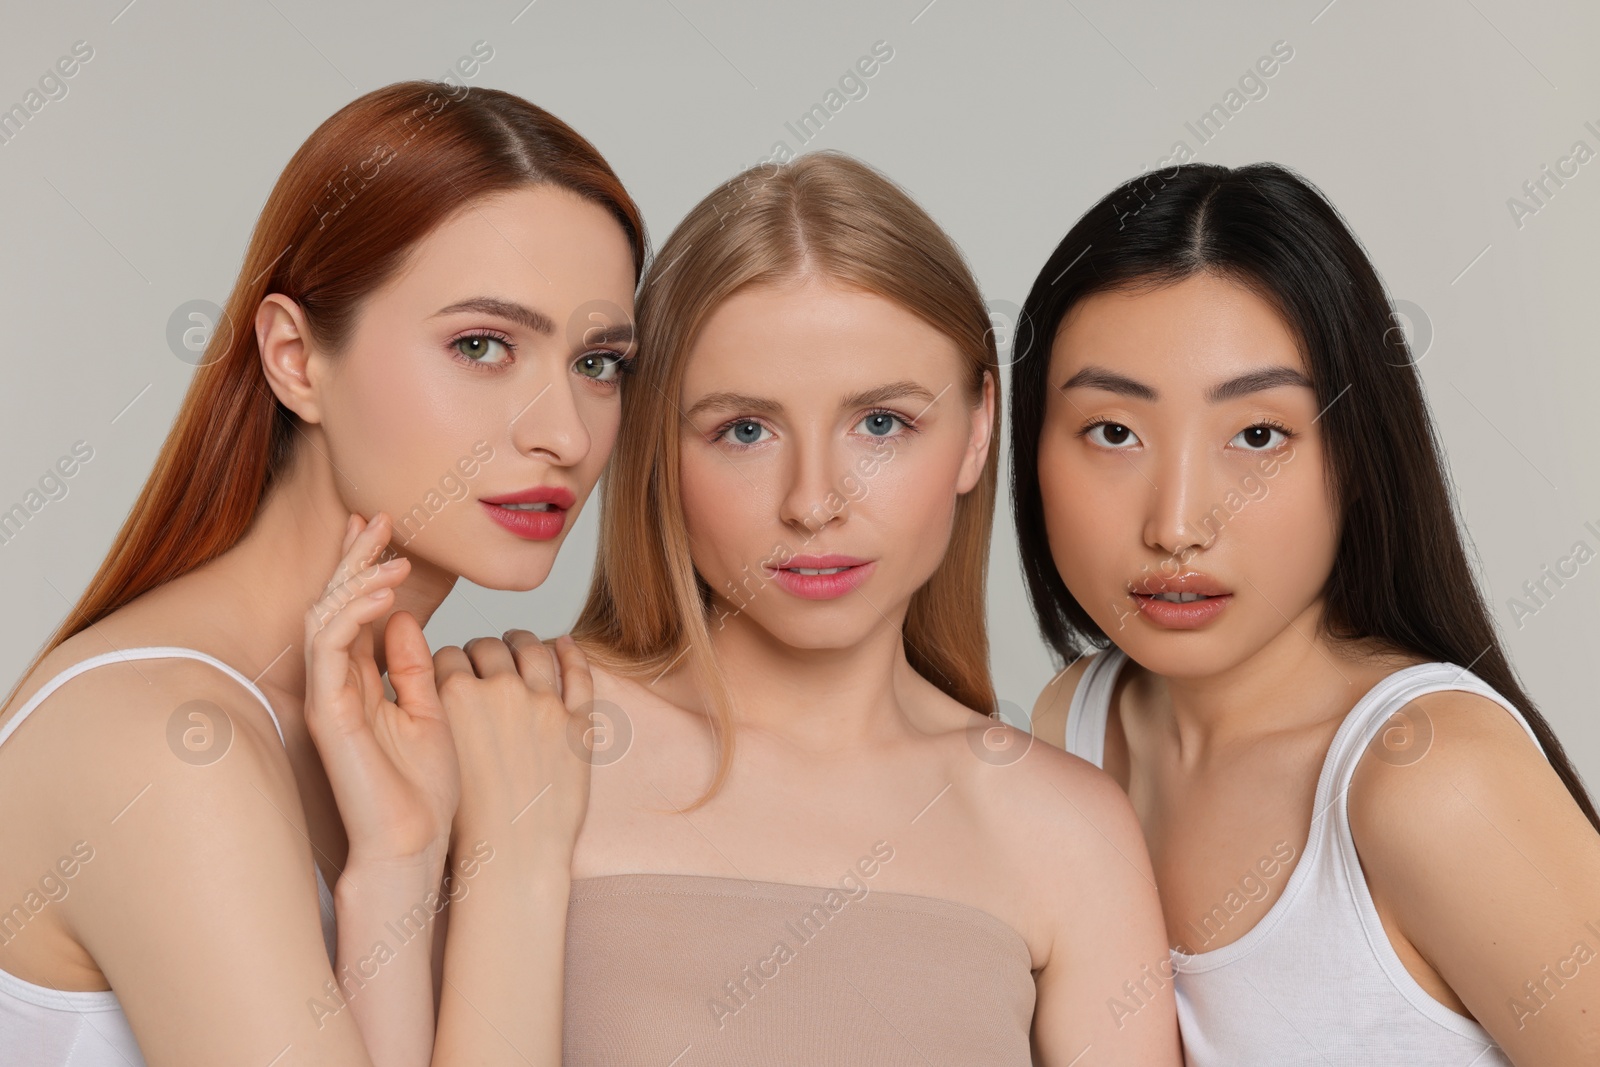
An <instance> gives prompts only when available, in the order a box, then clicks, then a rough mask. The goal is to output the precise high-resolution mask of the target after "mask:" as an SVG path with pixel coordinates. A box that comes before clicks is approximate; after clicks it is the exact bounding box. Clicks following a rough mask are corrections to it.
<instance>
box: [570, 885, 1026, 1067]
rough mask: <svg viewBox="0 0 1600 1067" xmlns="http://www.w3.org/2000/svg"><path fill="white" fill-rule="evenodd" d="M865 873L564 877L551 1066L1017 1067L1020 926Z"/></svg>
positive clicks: (1021, 1024) (1021, 1009) (1022, 1034)
mask: <svg viewBox="0 0 1600 1067" xmlns="http://www.w3.org/2000/svg"><path fill="white" fill-rule="evenodd" d="M862 888H864V889H866V893H865V895H861V891H860V890H859V889H858V890H857V891H856V895H855V896H854V898H852V897H851V896H850V895H848V894H847V893H846V892H845V891H844V890H843V889H840V888H836V887H831V886H809V885H794V884H791V883H787V882H757V881H749V880H746V879H743V878H719V877H713V876H710V875H697V874H617V875H606V876H603V877H598V878H578V879H575V880H574V881H573V883H572V895H571V898H570V903H569V906H568V909H567V947H566V1004H565V1029H564V1035H563V1046H564V1050H563V1055H562V1063H563V1064H565V1065H567V1067H573V1065H580V1064H604V1065H606V1067H646V1065H648V1067H713V1065H723V1064H726V1065H730V1067H733V1065H737V1067H751V1065H755V1064H804V1065H806V1067H825V1065H830V1064H852V1065H854V1064H872V1065H874V1067H877V1065H884V1067H888V1065H896V1064H905V1065H907V1067H928V1065H935V1067H943V1065H946V1064H949V1065H952V1067H970V1065H976V1064H983V1065H985V1067H1006V1065H1013V1064H1014V1065H1016V1067H1028V1064H1029V1063H1030V1060H1031V1056H1030V1051H1029V1047H1028V1032H1029V1029H1030V1027H1031V1026H1032V1022H1033V1007H1034V984H1033V974H1032V955H1031V953H1030V952H1029V951H1028V945H1027V942H1025V941H1024V940H1023V939H1022V936H1021V935H1020V934H1018V933H1017V931H1016V930H1014V929H1013V928H1012V927H1011V926H1010V925H1008V924H1007V923H1005V922H1004V921H1003V920H1001V919H999V918H997V917H996V916H994V915H991V914H989V913H988V912H986V911H983V910H981V909H979V908H974V907H970V906H968V905H966V904H957V903H955V902H954V901H949V900H940V899H936V898H934V897H924V896H916V895H913V894H909V893H890V892H885V891H883V890H879V889H871V888H870V886H867V885H865V883H863V884H862Z"/></svg>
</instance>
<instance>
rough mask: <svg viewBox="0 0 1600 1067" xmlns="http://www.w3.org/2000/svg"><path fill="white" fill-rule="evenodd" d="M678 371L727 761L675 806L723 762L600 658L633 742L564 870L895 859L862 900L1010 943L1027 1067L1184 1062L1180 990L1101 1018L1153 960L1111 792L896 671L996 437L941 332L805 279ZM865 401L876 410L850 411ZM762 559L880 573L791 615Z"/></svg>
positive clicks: (1145, 878) (1151, 914)
mask: <svg viewBox="0 0 1600 1067" xmlns="http://www.w3.org/2000/svg"><path fill="white" fill-rule="evenodd" d="M689 360H690V362H689V366H688V368H687V372H686V376H685V379H684V382H683V386H682V394H681V396H680V397H679V398H678V402H679V407H680V409H681V410H682V411H684V412H686V413H687V421H686V422H685V423H684V424H683V427H682V431H681V432H682V443H681V451H680V463H681V487H682V488H681V491H682V494H683V506H684V509H685V513H686V518H687V523H688V530H689V535H690V540H691V545H692V553H693V558H694V562H695V566H696V569H697V570H698V572H699V573H700V575H701V576H702V577H703V578H704V579H705V580H706V581H707V583H709V585H710V586H711V588H712V589H713V590H714V591H717V594H718V595H717V597H716V600H715V604H714V608H713V612H712V620H713V621H712V631H713V640H714V643H715V647H716V651H717V656H718V659H719V661H720V663H721V664H722V665H723V668H724V671H725V673H726V677H727V680H728V683H729V685H730V687H731V691H732V694H733V698H734V702H735V705H736V716H735V730H736V731H737V742H736V744H737V747H736V749H735V755H734V764H733V769H732V772H731V774H730V776H729V778H728V779H727V781H726V783H725V785H724V787H723V788H722V790H721V792H720V793H719V794H718V795H717V796H716V797H715V798H713V799H712V800H711V801H710V802H709V803H707V804H706V805H705V806H704V807H702V808H699V809H697V810H696V811H695V812H694V813H693V814H692V815H690V816H688V817H685V816H683V815H680V814H677V813H676V812H674V811H673V809H674V808H682V807H684V806H686V805H687V804H689V803H690V802H692V801H693V800H695V799H696V798H697V797H699V796H700V795H701V793H702V792H703V790H704V788H705V786H706V783H707V782H708V781H709V780H710V775H711V772H712V770H713V767H714V749H713V742H712V736H711V733H710V730H709V725H708V719H707V717H708V714H709V710H708V707H707V705H706V703H705V700H704V697H703V695H702V693H701V692H700V691H699V690H698V688H697V686H696V685H695V682H694V680H693V679H691V678H690V677H688V675H687V672H686V671H685V670H684V669H682V668H679V669H677V670H674V671H673V672H672V673H669V674H667V675H665V676H664V677H662V678H661V679H658V680H651V681H646V680H629V679H625V678H622V677H619V676H616V675H614V674H612V673H610V672H607V671H605V670H602V669H599V668H598V667H597V668H596V669H595V671H594V681H595V692H596V697H597V698H598V699H599V700H608V701H610V702H612V703H613V704H615V705H617V706H619V707H622V708H624V709H626V712H627V714H628V715H629V717H630V720H631V722H632V726H633V729H634V736H633V742H632V745H631V747H630V748H629V750H628V751H627V754H626V756H625V758H622V759H619V760H617V761H616V762H614V763H609V764H606V765H603V766H597V767H595V769H594V772H593V777H592V779H591V792H590V804H589V811H588V815H587V816H586V818H585V821H584V824H583V829H582V832H581V833H580V835H579V838H578V842H577V848H576V851H575V853H574V856H573V872H574V874H575V876H577V877H593V876H603V875H608V874H622V873H631V872H638V871H656V872H664V873H681V874H703V875H712V876H720V877H730V876H731V877H745V878H752V879H757V880H764V881H776V882H788V883H794V884H801V885H826V884H828V883H830V882H831V881H833V880H834V879H835V878H836V877H837V872H838V871H840V870H843V869H845V868H846V867H847V866H848V865H849V864H851V863H853V862H854V861H855V860H856V859H857V857H858V856H859V855H861V854H862V853H863V851H864V850H865V849H867V848H868V847H869V846H870V845H871V843H872V842H874V841H876V840H879V839H883V840H886V841H888V842H889V844H890V845H891V846H892V847H893V849H894V862H893V863H892V864H887V865H885V866H884V867H883V868H881V871H880V873H879V874H878V876H877V878H876V880H875V882H874V888H876V889H883V890H888V891H891V892H904V893H912V894H917V895H923V896H930V897H936V898H942V899H946V900H951V901H955V902H957V903H962V904H967V905H969V906H972V907H975V908H979V909H982V910H984V911H987V912H989V913H990V914H992V915H994V916H996V917H998V918H999V919H1001V920H1002V921H1004V922H1006V923H1007V924H1009V925H1010V926H1011V927H1012V928H1013V929H1015V930H1016V931H1017V932H1018V933H1019V934H1020V935H1021V937H1022V938H1023V940H1025V941H1026V943H1027V946H1028V951H1029V954H1030V955H1031V957H1032V967H1033V970H1034V971H1035V979H1036V983H1037V1011H1036V1015H1035V1019H1034V1025H1033V1034H1032V1039H1033V1047H1034V1055H1035V1062H1037V1063H1040V1064H1045V1065H1051V1067H1066V1065H1067V1064H1073V1063H1076V1064H1078V1065H1079V1067H1088V1065H1099V1064H1138V1065H1141V1067H1148V1065H1152V1064H1176V1063H1178V1056H1179V1052H1178V1037H1177V1026H1176V1020H1175V1014H1174V1011H1175V1009H1174V1004H1173V1000H1172V996H1171V992H1170V987H1169V988H1168V990H1167V991H1165V992H1164V993H1162V994H1160V995H1159V996H1158V999H1157V1000H1156V1001H1154V1002H1153V1003H1152V1004H1151V1005H1150V1007H1149V1008H1148V1009H1147V1010H1146V1011H1144V1012H1141V1013H1140V1015H1139V1016H1138V1017H1136V1018H1135V1019H1133V1020H1131V1021H1128V1022H1127V1023H1126V1025H1125V1026H1124V1027H1123V1028H1121V1029H1120V1030H1119V1029H1117V1028H1116V1027H1115V1026H1114V1025H1113V1024H1112V1020H1111V1017H1110V1016H1109V1014H1108V1013H1107V1012H1106V1009H1105V1006H1104V1005H1105V1002H1106V1000H1107V998H1108V997H1110V996H1112V995H1114V994H1116V993H1117V992H1118V990H1119V988H1120V986H1121V984H1122V982H1124V981H1126V980H1129V979H1134V978H1137V977H1139V975H1140V968H1141V966H1143V965H1146V964H1150V965H1154V964H1155V963H1157V962H1159V961H1160V960H1161V959H1162V958H1164V954H1165V947H1164V944H1163V942H1162V938H1161V927H1160V909H1159V902H1158V900H1157V897H1156V893H1155V888H1154V884H1153V882H1152V880H1151V872H1150V868H1149V862H1148V859H1147V858H1146V855H1145V850H1144V846H1143V843H1142V841H1141V839H1140V835H1139V828H1138V824H1137V822H1136V820H1135V819H1134V817H1133V813H1132V810H1131V809H1130V807H1129V805H1128V803H1127V800H1126V798H1125V797H1124V796H1123V794H1122V793H1121V791H1120V790H1118V789H1117V788H1116V785H1115V783H1114V782H1113V781H1112V780H1111V778H1110V777H1109V776H1107V775H1105V774H1104V773H1102V772H1101V771H1099V770H1097V769H1096V768H1094V767H1091V766H1090V765H1089V764H1087V763H1085V762H1084V761H1082V760H1080V759H1077V758H1076V757H1072V756H1068V755H1066V754H1065V753H1062V752H1060V751H1058V750H1056V749H1053V748H1050V747H1048V746H1045V745H1032V746H1030V745H1029V742H1028V735H1027V734H1025V733H1023V732H1021V731H1016V730H1012V729H1011V728H1010V727H1009V726H1004V725H1000V724H997V723H996V722H995V721H994V720H992V719H989V718H986V717H984V716H982V715H980V714H978V713H977V712H975V711H973V710H971V709H969V708H966V707H963V706H962V705H961V704H959V703H958V702H956V701H955V700H953V699H951V698H950V697H949V696H947V695H945V694H944V693H943V692H942V691H941V690H939V689H938V688H937V687H936V686H935V685H933V684H932V683H931V682H929V681H928V680H926V679H925V678H923V677H921V676H920V675H918V674H917V673H916V672H915V671H913V670H912V669H911V667H910V665H909V664H908V662H907V659H906V655H905V650H904V643H903V638H902V635H901V625H902V623H903V621H904V619H905V616H906V611H907V607H908V604H909V602H910V599H911V596H912V594H913V593H914V592H915V591H916V590H917V589H918V588H919V587H921V586H922V585H923V584H924V583H925V582H926V581H927V579H928V578H929V577H930V576H931V575H932V574H933V572H934V570H935V569H936V568H937V566H938V565H939V563H940V561H941V560H942V558H943V556H944V554H945V551H946V547H947V544H948V541H949V536H950V530H951V522H952V517H953V515H954V509H955V505H956V501H957V498H958V496H959V495H960V494H963V493H965V492H968V491H970V490H971V489H972V488H973V486H974V485H976V484H977V480H978V477H979V475H980V474H981V472H982V470H983V464H984V460H985V457H986V456H987V454H988V449H989V448H990V446H991V443H992V442H991V440H990V425H991V421H992V419H993V415H994V402H995V401H994V382H993V380H992V378H988V377H986V378H985V382H984V386H983V392H982V396H981V398H979V399H978V401H977V402H976V403H974V402H972V401H971V400H970V399H969V398H968V396H966V395H965V393H964V389H963V382H965V381H966V380H967V377H966V375H967V370H966V364H965V360H964V359H963V357H961V356H960V354H959V353H958V352H957V350H956V349H955V347H954V345H953V343H952V342H951V341H950V340H949V339H947V338H946V337H945V336H944V335H943V334H941V333H940V332H938V331H937V330H935V329H934V328H933V327H931V326H929V325H928V324H927V323H925V322H923V321H922V320H921V319H919V318H918V317H917V316H915V315H914V314H912V313H911V312H909V311H907V310H905V309H904V308H902V307H900V306H899V305H897V304H895V303H893V302H891V301H888V300H886V299H884V298H882V297H879V296H876V295H873V294H869V293H864V292H860V291H856V290H851V289H846V288H841V287H839V286H838V285H836V284H835V283H832V282H829V281H824V280H821V279H818V278H815V277H808V278H806V279H804V280H797V281H793V282H788V283H784V284H782V285H777V286H770V285H767V286H758V287H752V288H747V289H744V290H741V291H739V292H738V293H736V294H734V295H733V296H732V297H730V298H729V299H728V300H726V301H725V302H724V303H723V304H722V305H720V306H719V307H718V308H717V309H716V310H715V311H714V312H713V313H712V314H711V316H710V317H709V318H708V321H707V322H706V324H705V326H704V328H703V332H702V334H701V336H700V337H699V339H698V340H697V342H696V344H695V347H694V349H693V351H692V353H691V354H690V357H689ZM891 387H893V388H891ZM867 391H879V392H878V395H877V397H876V400H875V402H870V403H864V402H862V401H861V400H859V399H852V397H855V396H858V395H859V394H862V393H865V392H867ZM730 394H731V395H730ZM884 413H888V414H887V415H885V414H884ZM911 425H915V427H916V429H915V431H912V430H910V429H909V428H908V427H909V426H911ZM745 441H748V442H749V443H744V442H745ZM874 456H877V457H879V460H880V461H879V463H878V465H877V466H876V469H875V473H872V474H869V475H863V474H862V473H861V466H860V464H861V463H862V461H863V460H865V459H869V458H871V457H874ZM884 457H888V458H884ZM779 546H783V547H786V548H787V549H788V550H789V552H790V553H791V554H800V553H809V554H823V553H830V552H836V553H841V554H847V555H853V556H856V557H860V558H865V559H870V560H873V561H875V564H876V566H875V569H874V571H873V573H871V574H870V575H869V576H868V577H867V578H866V580H865V582H864V583H863V584H862V585H861V586H860V587H859V588H857V589H856V590H855V591H853V592H851V593H847V594H845V595H844V596H842V597H839V598H837V599H834V600H827V601H818V600H807V599H803V598H800V597H798V596H795V595H794V594H792V593H790V592H788V591H787V590H785V589H784V588H783V587H782V586H780V585H779V584H777V583H776V582H775V581H772V580H770V579H768V580H764V581H756V580H752V579H751V575H753V574H759V573H760V566H761V562H762V561H763V560H766V559H769V558H772V557H773V555H774V550H775V549H777V548H778V547H779ZM739 590H742V592H741V591H739ZM986 732H987V734H988V736H987V737H986V738H985V734H986ZM975 738H985V740H986V741H987V744H985V743H984V741H978V742H977V747H974V739H975ZM984 751H987V752H990V753H994V754H998V755H997V756H995V757H994V758H987V759H986V758H984V757H983V756H982V755H981V754H980V753H982V752H984ZM661 812H665V814H661ZM910 1037H911V1039H912V1040H913V1042H914V1041H915V1035H910Z"/></svg>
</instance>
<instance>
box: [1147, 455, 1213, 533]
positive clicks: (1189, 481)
mask: <svg viewBox="0 0 1600 1067" xmlns="http://www.w3.org/2000/svg"><path fill="white" fill-rule="evenodd" d="M1144 473H1145V475H1146V477H1147V479H1148V480H1149V481H1150V482H1151V483H1152V484H1150V486H1149V494H1150V505H1149V508H1148V510H1147V512H1146V517H1145V524H1144V542H1145V544H1146V545H1148V546H1149V547H1151V548H1154V549H1158V550H1160V551H1162V552H1165V553H1166V554H1167V555H1169V556H1172V557H1174V558H1183V557H1185V556H1187V555H1188V554H1190V553H1192V552H1194V551H1197V550H1204V549H1207V548H1210V547H1211V545H1212V543H1213V542H1215V540H1216V537H1217V534H1218V533H1220V532H1221V522H1220V521H1219V519H1218V516H1219V515H1223V516H1225V515H1226V512H1224V511H1221V510H1220V509H1221V506H1222V501H1221V500H1220V499H1214V497H1215V489H1216V479H1215V477H1214V476H1213V471H1212V464H1211V461H1210V458H1209V457H1208V456H1207V455H1206V452H1205V450H1204V449H1203V448H1201V447H1199V446H1191V445H1180V446H1177V447H1174V448H1172V449H1169V450H1168V451H1167V453H1166V454H1165V455H1164V456H1159V457H1157V461H1156V462H1155V463H1153V464H1149V465H1147V468H1146V470H1145V472H1144Z"/></svg>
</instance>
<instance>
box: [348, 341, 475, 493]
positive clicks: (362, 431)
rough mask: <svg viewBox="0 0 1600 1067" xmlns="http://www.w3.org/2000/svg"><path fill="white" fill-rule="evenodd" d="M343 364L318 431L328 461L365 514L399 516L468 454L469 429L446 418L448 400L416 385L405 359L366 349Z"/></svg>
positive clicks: (445, 393)
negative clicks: (418, 494)
mask: <svg viewBox="0 0 1600 1067" xmlns="http://www.w3.org/2000/svg"><path fill="white" fill-rule="evenodd" d="M342 358H343V359H344V361H345V362H344V364H343V365H342V366H341V367H340V369H339V372H338V374H337V375H336V377H335V378H334V379H333V382H332V385H333V388H332V390H331V395H330V396H329V398H328V400H329V403H328V405H327V408H328V418H327V419H326V421H325V423H324V427H323V429H324V433H325V434H326V436H327V437H328V440H329V444H330V448H331V450H332V454H331V455H330V457H329V458H330V459H331V460H332V461H333V463H334V464H335V465H336V466H337V467H338V468H339V470H340V471H341V472H343V473H344V475H345V477H346V478H347V479H348V482H347V483H346V485H345V489H346V491H349V492H355V493H358V494H359V496H360V497H361V498H362V500H363V501H364V503H365V505H366V506H367V507H368V508H369V509H374V510H375V509H377V508H383V509H385V510H390V509H397V508H399V509H403V508H404V507H405V506H408V505H409V504H410V503H414V501H413V500H412V499H411V497H412V496H415V495H416V492H417V491H421V489H422V487H425V486H431V485H436V484H437V483H438V481H439V479H440V478H442V477H444V476H446V475H447V474H449V473H450V471H452V470H453V469H454V465H455V461H456V460H457V459H458V458H460V457H461V456H463V455H466V454H467V451H468V450H469V449H470V446H471V441H472V439H473V438H472V434H471V431H472V429H473V426H472V425H471V424H470V421H469V420H467V419H465V418H462V417H460V416H459V414H458V413H456V412H454V411H453V410H452V407H451V404H450V400H451V396H452V394H451V392H450V391H449V390H447V389H444V388H440V387H439V386H440V383H429V382H424V381H421V380H420V378H421V377H422V376H421V375H419V374H418V373H417V368H416V365H415V362H414V361H412V360H411V359H409V358H407V357H406V356H405V355H404V354H402V353H399V352H394V353H388V352H379V351H374V350H373V349H372V348H370V347H369V348H367V349H366V350H353V351H350V352H347V353H346V354H345V355H344V356H343V357H342ZM479 421H483V420H482V419H481V417H480V419H479ZM357 471H359V472H361V473H359V474H357V473H356V472H357ZM349 482H353V483H354V484H355V485H356V486H359V487H360V488H359V489H358V490H352V489H351V487H350V485H349ZM413 490H415V491H413ZM352 503H354V501H352Z"/></svg>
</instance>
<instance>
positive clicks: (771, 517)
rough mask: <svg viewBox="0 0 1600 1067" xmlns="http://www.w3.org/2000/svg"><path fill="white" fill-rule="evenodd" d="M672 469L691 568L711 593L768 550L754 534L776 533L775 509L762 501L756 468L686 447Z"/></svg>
mask: <svg viewBox="0 0 1600 1067" xmlns="http://www.w3.org/2000/svg"><path fill="white" fill-rule="evenodd" d="M681 455H682V459H681V460H680V461H679V464H678V495H679V497H680V498H681V499H682V501H683V519H684V528H685V529H686V530H687V531H688V534H689V546H690V552H691V554H692V556H693V559H694V563H695V568H696V569H697V570H699V571H700V576H701V577H702V578H704V579H706V581H707V582H709V583H710V584H711V585H712V587H713V588H716V587H718V585H719V579H720V578H721V577H722V576H723V571H724V570H726V569H729V568H731V569H732V570H733V571H737V570H738V569H739V567H740V565H741V564H747V565H748V566H749V567H750V568H751V569H752V570H753V569H755V566H756V564H757V563H758V562H759V561H760V559H761V558H762V555H763V553H765V552H767V551H769V550H770V549H771V548H772V547H773V546H772V545H766V544H762V543H760V542H759V541H758V540H756V539H755V533H754V531H758V530H762V529H768V528H772V529H776V526H775V523H776V519H775V513H776V505H775V504H774V503H773V502H772V501H770V500H769V499H767V496H768V494H767V492H766V489H765V486H764V485H763V481H764V479H763V477H762V475H761V472H760V468H759V465H757V464H751V463H746V464H743V465H741V464H740V463H739V462H738V461H737V460H734V461H731V462H730V461H729V459H728V458H727V457H725V456H722V455H719V454H717V453H715V452H713V451H711V450H710V449H707V448H704V447H701V446H699V445H698V444H696V443H695V442H687V443H686V444H685V445H684V446H683V448H682V450H681Z"/></svg>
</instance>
